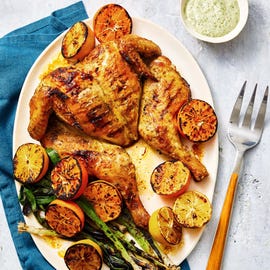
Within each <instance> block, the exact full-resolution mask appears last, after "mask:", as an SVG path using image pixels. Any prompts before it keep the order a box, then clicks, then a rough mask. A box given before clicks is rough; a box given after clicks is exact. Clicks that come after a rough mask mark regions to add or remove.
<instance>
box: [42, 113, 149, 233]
mask: <svg viewBox="0 0 270 270" xmlns="http://www.w3.org/2000/svg"><path fill="white" fill-rule="evenodd" d="M41 144H42V145H43V146H44V147H48V148H53V149H55V150H56V151H57V152H58V153H59V155H60V157H65V156H69V155H75V156H76V157H79V158H80V159H81V160H82V161H83V162H84V163H85V164H86V168H87V170H88V174H89V175H90V176H94V177H96V178H98V179H102V180H106V181H108V182H110V183H112V184H114V185H115V186H116V187H117V188H118V189H119V191H120V193H121V194H122V196H123V199H124V201H125V203H126V205H127V207H128V209H129V210H130V213H131V215H132V217H133V219H134V222H135V223H136V225H138V226H140V227H143V228H147V226H148V219H149V214H148V212H147V211H146V210H145V208H144V206H143V204H142V202H141V200H140V197H139V193H138V187H137V183H136V174H135V167H134V165H133V163H132V161H131V159H130V156H129V155H128V153H127V152H126V151H125V150H124V148H122V147H120V146H117V145H113V144H110V143H106V142H102V141H99V140H96V139H93V138H91V137H89V136H87V135H85V134H84V133H82V132H80V131H78V130H76V129H75V128H73V127H70V126H68V125H67V124H66V123H63V122H61V121H60V120H58V119H57V118H55V117H51V119H50V121H49V125H48V129H47V131H46V133H45V135H44V136H43V138H42V140H41Z"/></svg>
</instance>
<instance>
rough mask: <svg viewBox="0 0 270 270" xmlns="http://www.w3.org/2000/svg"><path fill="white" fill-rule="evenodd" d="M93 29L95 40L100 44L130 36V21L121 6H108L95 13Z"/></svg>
mask: <svg viewBox="0 0 270 270" xmlns="http://www.w3.org/2000/svg"><path fill="white" fill-rule="evenodd" d="M93 27H94V33H95V36H96V38H97V40H98V41H99V42H101V43H102V42H106V41H111V40H115V39H119V38H120V37H122V36H124V35H127V34H130V33H131V31H132V19H131V17H130V16H129V14H128V12H127V10H126V9H125V8H123V7H122V6H120V5H117V4H108V5H105V6H103V7H102V8H100V9H99V10H98V11H97V12H96V14H95V16H94V22H93Z"/></svg>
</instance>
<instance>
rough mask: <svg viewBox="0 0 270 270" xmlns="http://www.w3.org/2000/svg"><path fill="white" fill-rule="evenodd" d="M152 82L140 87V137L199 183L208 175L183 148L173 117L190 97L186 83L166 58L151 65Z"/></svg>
mask: <svg viewBox="0 0 270 270" xmlns="http://www.w3.org/2000/svg"><path fill="white" fill-rule="evenodd" d="M150 72H151V73H152V75H153V76H154V77H155V80H152V79H151V78H148V79H147V80H146V81H145V83H144V87H143V94H142V99H141V111H140V120H139V133H140V135H141V136H142V138H143V139H144V140H145V141H146V142H147V143H148V144H149V145H151V146H152V147H154V148H155V149H158V150H160V151H161V152H162V153H164V154H166V155H168V156H170V157H172V158H173V159H177V160H181V161H182V162H183V163H184V164H185V165H186V166H187V167H188V168H189V169H190V171H191V172H192V174H193V176H194V178H195V180H197V181H200V180H202V179H203V178H205V177H206V176H207V175H208V172H207V170H206V168H205V167H204V165H203V164H202V163H201V162H200V161H199V159H197V157H196V156H195V155H194V153H193V152H192V151H190V150H188V149H186V148H185V146H184V145H183V144H182V142H181V140H180V137H179V133H178V129H177V125H176V115H177V112H178V111H179V109H180V107H181V105H182V104H184V103H185V102H187V101H188V100H189V99H190V97H191V93H190V88H189V85H188V83H187V82H186V81H185V80H184V79H183V78H182V77H181V76H180V74H179V73H178V72H177V70H176V69H175V66H174V65H173V64H172V63H171V61H170V60H169V59H168V58H167V57H165V56H159V57H158V58H156V59H155V60H154V61H152V63H151V64H150Z"/></svg>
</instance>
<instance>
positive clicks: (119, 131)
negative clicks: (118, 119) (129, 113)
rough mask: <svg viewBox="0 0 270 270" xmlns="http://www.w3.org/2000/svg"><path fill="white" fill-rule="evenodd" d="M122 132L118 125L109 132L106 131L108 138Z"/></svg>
mask: <svg viewBox="0 0 270 270" xmlns="http://www.w3.org/2000/svg"><path fill="white" fill-rule="evenodd" d="M122 132H123V127H119V128H118V129H116V130H113V131H111V132H109V133H108V135H107V136H108V138H114V137H116V135H117V134H121V133H122Z"/></svg>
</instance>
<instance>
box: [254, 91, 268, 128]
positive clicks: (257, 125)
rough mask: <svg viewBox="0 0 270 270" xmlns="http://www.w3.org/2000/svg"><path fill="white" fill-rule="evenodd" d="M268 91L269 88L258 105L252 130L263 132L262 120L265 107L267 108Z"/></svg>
mask: <svg viewBox="0 0 270 270" xmlns="http://www.w3.org/2000/svg"><path fill="white" fill-rule="evenodd" d="M268 89H269V87H268V86H267V87H266V89H265V92H264V96H263V99H262V102H261V105H260V109H259V112H258V115H257V118H256V121H255V126H254V129H259V130H261V131H262V130H263V126H264V118H265V113H266V107H267V101H268Z"/></svg>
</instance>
